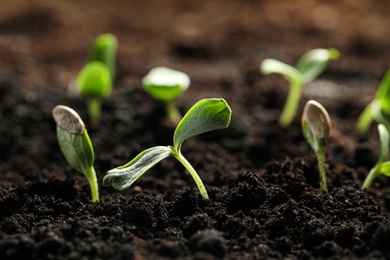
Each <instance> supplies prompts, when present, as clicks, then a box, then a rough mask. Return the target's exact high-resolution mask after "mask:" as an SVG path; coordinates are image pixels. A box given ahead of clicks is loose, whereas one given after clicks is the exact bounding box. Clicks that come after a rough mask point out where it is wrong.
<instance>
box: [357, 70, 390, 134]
mask: <svg viewBox="0 0 390 260" xmlns="http://www.w3.org/2000/svg"><path fill="white" fill-rule="evenodd" d="M388 116H390V68H389V69H388V70H387V72H386V74H385V76H384V77H383V80H382V82H381V83H380V85H379V87H378V90H377V91H376V93H375V97H374V100H372V101H371V103H370V104H368V105H367V106H366V108H365V109H364V110H363V112H362V113H361V114H360V116H359V118H358V121H357V124H356V129H357V131H358V132H359V133H361V134H363V133H365V132H367V130H368V128H369V127H370V125H371V123H372V121H373V120H375V121H376V122H377V123H378V124H383V125H384V126H386V128H387V130H388V131H390V122H389V119H388Z"/></svg>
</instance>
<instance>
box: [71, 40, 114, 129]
mask: <svg viewBox="0 0 390 260" xmlns="http://www.w3.org/2000/svg"><path fill="white" fill-rule="evenodd" d="M116 49H117V39H116V37H115V36H114V35H112V34H102V35H100V36H98V37H97V38H96V40H95V43H94V46H93V49H92V53H91V55H90V58H89V61H88V63H87V64H86V65H85V66H84V67H83V68H82V69H81V71H80V73H79V75H78V76H77V80H76V86H77V89H78V91H79V92H80V94H81V95H82V96H84V97H86V99H87V107H88V113H89V118H90V120H91V122H92V123H93V124H96V123H98V122H99V121H100V117H101V107H102V100H103V98H105V97H108V96H109V95H110V94H111V92H112V85H113V83H114V80H115V78H114V77H115V57H116Z"/></svg>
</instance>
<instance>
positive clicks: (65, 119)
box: [53, 105, 99, 202]
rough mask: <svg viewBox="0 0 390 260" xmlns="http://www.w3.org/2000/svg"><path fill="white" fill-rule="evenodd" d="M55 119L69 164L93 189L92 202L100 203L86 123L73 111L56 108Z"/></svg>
mask: <svg viewBox="0 0 390 260" xmlns="http://www.w3.org/2000/svg"><path fill="white" fill-rule="evenodd" d="M53 117H54V120H55V121H56V123H57V140H58V143H59V146H60V148H61V151H62V154H63V155H64V157H65V159H66V160H67V162H68V163H69V164H70V165H71V166H72V167H73V168H75V169H76V170H77V171H79V172H81V173H83V174H84V175H85V176H86V177H87V179H88V181H89V185H90V187H91V196H92V201H93V202H97V201H99V189H98V185H97V180H96V172H95V169H94V167H93V163H94V158H95V155H94V151H93V146H92V143H91V140H90V138H89V135H88V133H87V129H86V128H85V125H84V122H83V121H82V120H81V118H80V116H79V115H78V114H77V113H76V111H74V110H73V109H71V108H69V107H67V106H62V105H59V106H56V107H55V108H54V109H53Z"/></svg>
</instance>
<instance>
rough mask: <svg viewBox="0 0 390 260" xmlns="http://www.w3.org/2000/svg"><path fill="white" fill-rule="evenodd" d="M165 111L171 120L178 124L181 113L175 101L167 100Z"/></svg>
mask: <svg viewBox="0 0 390 260" xmlns="http://www.w3.org/2000/svg"><path fill="white" fill-rule="evenodd" d="M165 111H166V113H167V116H168V118H169V119H170V120H172V121H173V122H175V123H177V124H178V123H179V122H180V120H181V114H180V112H179V110H178V109H177V107H176V105H175V103H174V102H173V101H170V102H165Z"/></svg>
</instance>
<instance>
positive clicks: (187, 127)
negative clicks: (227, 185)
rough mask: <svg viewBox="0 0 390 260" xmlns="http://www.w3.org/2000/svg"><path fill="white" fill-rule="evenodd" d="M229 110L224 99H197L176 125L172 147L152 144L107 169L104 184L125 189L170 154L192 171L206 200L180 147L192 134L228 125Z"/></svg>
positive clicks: (194, 172) (192, 172)
mask: <svg viewBox="0 0 390 260" xmlns="http://www.w3.org/2000/svg"><path fill="white" fill-rule="evenodd" d="M231 113H232V112H231V109H230V107H229V105H228V104H227V103H226V101H225V100H224V99H217V98H209V99H202V100H200V101H199V102H197V103H196V104H195V105H194V106H193V107H192V108H191V109H190V110H189V111H188V112H187V114H185V115H184V117H183V118H182V120H181V121H180V122H179V124H178V125H177V127H176V130H175V132H174V135H173V146H155V147H152V148H149V149H147V150H144V151H142V152H141V153H140V154H138V155H137V156H136V157H135V158H134V159H133V160H131V161H130V162H128V163H127V164H125V165H123V166H120V167H117V168H115V169H112V170H110V171H108V172H107V175H106V176H105V177H104V178H103V185H104V186H111V185H112V186H113V187H114V188H115V189H117V190H123V189H126V188H128V187H130V185H132V184H133V183H134V182H135V181H136V180H137V179H138V178H140V177H141V176H142V175H143V174H144V173H145V172H146V171H147V170H149V169H150V168H152V167H153V166H154V165H155V164H157V163H158V162H160V161H161V160H163V159H165V158H167V157H169V156H172V157H174V158H176V159H177V160H178V161H179V162H180V163H181V164H182V165H183V166H184V167H185V168H186V169H187V170H188V172H189V173H190V174H191V176H192V178H193V179H194V181H195V183H196V185H197V187H198V189H199V192H200V194H201V195H202V197H203V198H205V199H208V198H209V196H208V194H207V190H206V188H205V186H204V185H203V182H202V180H201V179H200V177H199V175H198V173H197V172H196V171H195V169H194V168H193V167H192V166H191V164H190V163H189V162H188V161H187V159H186V158H185V157H184V156H183V155H182V153H181V146H182V144H183V142H184V141H185V140H186V139H188V138H190V137H192V136H196V135H199V134H202V133H205V132H209V131H213V130H218V129H223V128H226V127H228V126H229V124H230V119H231Z"/></svg>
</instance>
